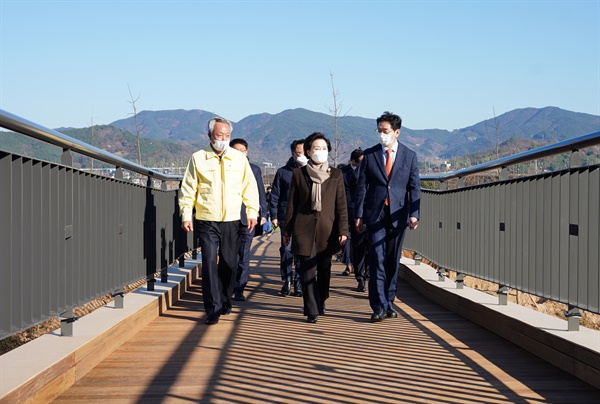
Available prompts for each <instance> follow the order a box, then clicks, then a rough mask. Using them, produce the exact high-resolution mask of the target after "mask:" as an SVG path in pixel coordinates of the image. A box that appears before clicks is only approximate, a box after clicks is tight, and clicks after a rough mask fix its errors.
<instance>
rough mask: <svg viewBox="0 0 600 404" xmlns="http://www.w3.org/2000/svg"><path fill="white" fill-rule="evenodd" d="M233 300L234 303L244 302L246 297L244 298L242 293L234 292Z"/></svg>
mask: <svg viewBox="0 0 600 404" xmlns="http://www.w3.org/2000/svg"><path fill="white" fill-rule="evenodd" d="M233 300H235V301H236V302H243V301H245V300H246V297H244V294H243V293H242V292H236V293H235V296H234V297H233Z"/></svg>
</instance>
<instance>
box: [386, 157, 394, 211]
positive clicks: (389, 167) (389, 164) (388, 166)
mask: <svg viewBox="0 0 600 404" xmlns="http://www.w3.org/2000/svg"><path fill="white" fill-rule="evenodd" d="M385 152H386V153H387V158H386V160H385V173H386V174H387V176H388V178H390V174H391V172H392V164H393V163H394V162H393V161H392V148H391V147H390V148H389V149H387V150H386V151H385ZM389 193H390V191H389V187H388V197H387V198H385V204H386V205H389V204H390V197H389Z"/></svg>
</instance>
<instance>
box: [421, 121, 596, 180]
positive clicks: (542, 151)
mask: <svg viewBox="0 0 600 404" xmlns="http://www.w3.org/2000/svg"><path fill="white" fill-rule="evenodd" d="M597 144H600V131H598V132H592V133H588V134H587V135H582V136H578V137H574V138H571V139H565V140H562V141H560V142H557V143H552V144H549V145H546V146H542V147H538V148H537V149H532V150H527V151H524V152H522V153H518V154H513V155H512V156H507V157H502V158H500V159H497V160H493V161H488V162H485V163H482V164H478V165H475V166H472V167H467V168H463V169H460V170H456V171H452V172H449V173H445V174H439V175H434V174H426V175H421V180H426V181H440V182H444V181H447V180H450V179H453V178H462V177H465V176H467V175H472V174H477V173H481V172H485V171H489V170H494V169H496V168H505V167H508V166H510V165H514V164H519V163H525V162H527V161H531V160H535V159H539V158H543V157H549V156H554V155H556V154H560V153H565V152H569V151H576V150H581V149H583V148H586V147H590V146H595V145H597Z"/></svg>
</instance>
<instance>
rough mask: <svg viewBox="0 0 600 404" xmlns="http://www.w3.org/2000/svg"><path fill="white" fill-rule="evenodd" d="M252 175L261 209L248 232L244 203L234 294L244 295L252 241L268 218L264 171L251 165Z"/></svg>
mask: <svg viewBox="0 0 600 404" xmlns="http://www.w3.org/2000/svg"><path fill="white" fill-rule="evenodd" d="M250 168H251V169H252V174H254V178H255V179H256V185H257V186H258V199H259V203H260V209H259V211H258V223H257V224H256V226H255V227H254V230H253V231H252V233H250V231H249V230H248V219H247V217H246V206H245V205H244V204H243V203H242V213H241V219H240V221H241V223H242V226H241V230H240V250H239V260H238V266H237V274H236V277H235V287H234V293H235V294H238V293H243V292H244V288H245V287H246V283H248V274H249V272H250V247H251V246H252V239H253V238H254V233H255V232H256V229H257V228H259V227H261V226H260V219H261V218H263V217H264V218H266V217H267V195H266V194H265V185H264V183H263V179H262V171H261V170H260V167H259V166H257V165H256V164H252V163H250Z"/></svg>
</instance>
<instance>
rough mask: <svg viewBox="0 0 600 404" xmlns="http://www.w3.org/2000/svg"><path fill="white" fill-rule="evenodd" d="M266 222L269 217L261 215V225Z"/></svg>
mask: <svg viewBox="0 0 600 404" xmlns="http://www.w3.org/2000/svg"><path fill="white" fill-rule="evenodd" d="M265 223H267V218H266V217H261V218H260V225H261V226H262V225H263V224H265Z"/></svg>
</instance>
